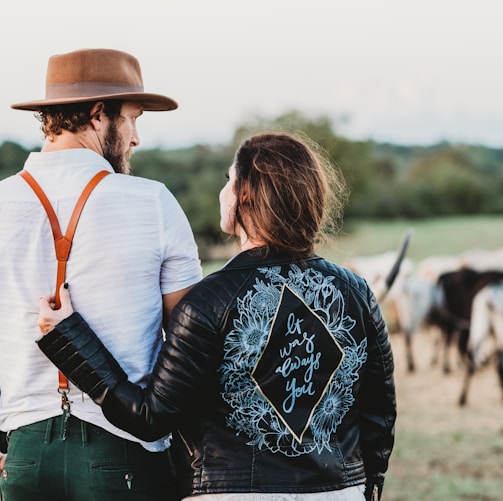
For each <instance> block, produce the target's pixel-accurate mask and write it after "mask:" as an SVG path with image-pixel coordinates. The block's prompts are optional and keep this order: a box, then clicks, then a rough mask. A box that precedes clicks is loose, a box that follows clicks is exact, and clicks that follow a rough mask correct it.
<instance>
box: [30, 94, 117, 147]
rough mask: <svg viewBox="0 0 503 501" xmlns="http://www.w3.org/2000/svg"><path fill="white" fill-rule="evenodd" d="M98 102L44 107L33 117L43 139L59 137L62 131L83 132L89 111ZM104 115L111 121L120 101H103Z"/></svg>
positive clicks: (88, 118) (115, 114) (88, 119)
mask: <svg viewBox="0 0 503 501" xmlns="http://www.w3.org/2000/svg"><path fill="white" fill-rule="evenodd" d="M97 102H98V101H92V102H84V103H71V104H58V105H52V106H45V107H43V108H41V109H40V110H39V111H38V112H37V113H36V114H35V115H36V117H37V118H38V120H39V121H40V123H41V124H42V125H41V126H40V129H41V130H42V133H43V134H44V138H46V137H51V136H59V135H60V134H61V133H62V132H63V131H64V130H67V131H69V132H74V133H75V132H78V131H79V130H83V129H84V128H85V127H86V125H87V124H88V123H89V122H90V120H91V110H92V108H93V106H94V105H95V104H96V103H97ZM103 103H104V104H105V108H104V113H105V114H106V115H107V116H108V117H109V118H110V119H111V120H112V121H113V120H114V119H116V118H117V117H118V116H119V115H120V112H121V108H122V103H123V102H122V101H119V100H116V99H109V100H105V101H103Z"/></svg>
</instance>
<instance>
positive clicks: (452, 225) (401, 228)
mask: <svg viewBox="0 0 503 501" xmlns="http://www.w3.org/2000/svg"><path fill="white" fill-rule="evenodd" d="M408 228H411V229H412V230H413V235H412V239H411V241H410V245H409V249H408V253H407V255H408V256H409V257H410V258H411V259H412V260H413V261H414V262H418V261H420V260H421V259H424V258H425V257H428V256H432V255H455V254H459V253H460V252H463V251H465V250H467V249H472V248H483V249H495V248H498V247H503V216H498V217H496V216H473V217H451V218H435V219H427V220H420V221H406V220H392V221H380V220H378V221H370V220H364V221H355V222H348V223H347V224H346V225H345V226H344V228H343V231H342V232H341V234H340V235H339V236H338V237H337V238H336V239H335V240H334V241H333V242H331V243H329V244H328V245H324V246H322V247H321V248H320V252H321V253H323V255H325V256H326V257H328V258H329V259H332V260H334V261H335V262H339V263H340V262H342V261H344V259H345V258H347V257H351V256H355V255H357V256H360V255H361V256H368V255H372V254H380V253H382V252H387V251H390V250H394V249H396V248H397V247H398V246H399V244H400V242H401V241H402V239H403V237H404V235H405V233H406V231H407V230H408ZM502 499H503V498H502Z"/></svg>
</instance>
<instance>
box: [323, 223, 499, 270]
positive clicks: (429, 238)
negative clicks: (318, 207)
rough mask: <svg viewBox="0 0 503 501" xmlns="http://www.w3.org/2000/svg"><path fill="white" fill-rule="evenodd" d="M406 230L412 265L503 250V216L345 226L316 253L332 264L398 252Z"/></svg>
mask: <svg viewBox="0 0 503 501" xmlns="http://www.w3.org/2000/svg"><path fill="white" fill-rule="evenodd" d="M408 228H412V230H413V235H412V239H411V241H410V244H409V248H408V253H407V255H408V256H409V257H410V258H411V259H412V260H413V261H415V262H418V261H420V260H421V259H424V258H425V257H428V256H433V255H456V254H459V253H461V252H463V251H465V250H467V249H472V248H483V249H495V248H498V247H503V216H472V217H466V216H464V217H449V218H434V219H427V220H419V221H408V220H401V219H400V220H392V221H382V220H377V221H373V220H363V221H354V222H352V221H350V222H348V223H347V224H346V225H345V227H344V229H343V231H342V232H341V234H340V235H339V236H338V237H337V238H336V239H334V241H332V242H330V243H329V244H327V245H324V246H322V247H320V253H323V254H324V255H325V256H326V257H327V258H329V259H332V260H334V261H336V262H339V263H340V262H342V261H343V260H344V259H346V258H348V257H351V256H369V255H373V254H380V253H383V252H387V251H390V250H394V249H396V248H398V246H399V245H400V243H401V241H402V239H403V237H404V236H405V233H406V232H407V230H408Z"/></svg>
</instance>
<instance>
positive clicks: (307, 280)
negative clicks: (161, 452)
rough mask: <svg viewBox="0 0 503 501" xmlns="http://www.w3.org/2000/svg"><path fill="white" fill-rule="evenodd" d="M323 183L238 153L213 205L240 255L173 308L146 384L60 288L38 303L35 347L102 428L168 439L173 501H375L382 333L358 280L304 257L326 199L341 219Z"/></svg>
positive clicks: (383, 418)
mask: <svg viewBox="0 0 503 501" xmlns="http://www.w3.org/2000/svg"><path fill="white" fill-rule="evenodd" d="M335 172H336V171H335V170H334V168H333V167H331V166H329V165H326V162H325V161H324V159H323V158H322V157H321V156H320V155H319V154H317V153H316V151H315V149H314V148H313V147H312V146H308V144H307V143H306V142H305V141H302V140H300V139H298V138H296V137H294V136H292V135H289V134H284V133H274V134H259V135H255V136H252V137H251V138H249V139H247V140H246V141H244V142H243V143H242V145H241V146H240V147H239V149H238V151H237V153H236V156H235V159H234V162H233V164H232V166H231V167H230V169H229V174H228V181H227V184H226V185H225V187H224V188H223V189H222V191H221V193H220V212H221V222H220V224H221V228H222V230H223V231H224V232H226V233H229V234H232V235H236V236H237V237H238V239H239V242H240V246H241V249H240V250H241V252H240V253H239V254H238V255H237V256H235V257H234V258H233V259H232V260H230V261H229V262H228V263H227V264H226V265H225V266H224V267H223V269H221V270H220V271H218V272H216V273H213V274H212V275H209V276H208V277H206V278H205V279H204V280H202V281H201V282H200V283H199V284H197V285H196V286H194V287H193V288H192V290H191V291H189V292H188V293H187V294H186V295H185V297H184V298H183V299H182V301H181V302H180V303H179V304H178V305H177V306H176V308H175V310H174V312H173V314H172V317H171V321H170V324H169V328H168V332H167V335H166V341H165V343H164V345H163V347H162V350H161V352H160V354H159V357H158V359H157V363H156V365H155V368H154V371H153V373H152V375H151V377H150V380H149V382H148V385H147V387H146V388H141V387H140V386H137V385H134V384H132V383H130V382H129V381H128V380H127V375H126V374H125V373H124V372H123V371H122V369H121V368H120V367H119V366H118V364H117V363H116V362H115V360H114V359H113V358H112V356H111V355H110V354H109V353H108V351H107V350H106V348H105V347H104V346H103V345H102V344H101V342H100V341H99V339H98V338H97V337H96V336H95V334H94V333H93V332H92V330H91V329H90V328H89V327H88V326H87V324H86V323H85V321H84V320H83V319H82V318H81V317H80V316H79V314H78V313H73V310H72V308H71V303H70V301H69V296H68V291H66V290H64V289H62V292H61V294H62V307H61V309H60V310H58V311H52V310H51V308H50V307H49V305H48V304H47V301H44V300H41V315H40V322H39V326H40V329H41V331H42V332H43V333H46V332H48V331H49V330H50V329H52V328H53V327H54V325H55V324H56V323H57V322H60V323H59V324H58V325H57V326H56V328H54V330H52V331H50V332H49V333H48V334H47V335H45V336H44V337H43V338H42V339H41V340H40V341H39V345H40V347H41V349H42V350H43V351H44V353H46V355H47V356H48V357H49V358H50V359H51V360H52V361H53V362H54V363H55V365H57V366H58V367H59V368H60V369H61V370H62V371H63V372H65V373H66V375H67V376H68V377H69V378H70V380H72V381H73V382H74V383H75V384H76V385H77V386H79V387H80V388H81V389H82V390H83V391H84V392H86V393H88V394H89V395H90V396H91V398H93V399H94V401H95V402H96V403H97V404H98V405H101V407H102V410H103V413H104V414H105V416H106V417H107V419H109V420H110V421H111V422H112V423H113V424H115V425H116V426H118V427H120V428H123V429H125V430H127V431H129V432H131V433H133V434H134V435H137V436H138V437H140V438H142V439H144V440H154V439H156V438H158V437H161V436H163V435H165V434H166V433H167V432H173V443H172V452H173V457H174V460H175V464H176V469H177V474H178V477H179V480H180V486H181V489H182V493H183V495H184V496H185V498H184V499H194V500H197V501H204V500H206V499H208V500H212V501H213V500H230V499H233V500H237V499H239V500H247V499H253V500H258V499H261V500H262V499H264V500H273V499H274V500H304V501H306V500H309V501H311V500H321V499H322V500H323V501H330V500H342V499H344V500H363V499H378V498H379V497H380V494H381V491H382V486H383V482H384V474H385V472H386V469H387V466H388V460H389V456H390V454H391V450H392V447H393V440H394V423H395V417H396V404H395V388H394V380H393V357H392V352H391V347H390V343H389V339H388V334H387V330H386V327H385V324H384V321H383V318H382V316H381V312H380V309H379V306H378V304H377V301H376V299H375V297H374V295H373V293H372V292H371V290H370V289H369V287H368V285H367V284H366V282H365V281H364V280H363V279H362V278H360V277H359V276H357V275H355V274H354V273H352V272H351V271H349V270H347V269H344V268H342V267H340V266H337V265H335V264H333V263H330V262H328V261H326V260H324V259H323V258H321V257H319V256H317V255H316V254H314V253H313V248H314V243H315V240H316V239H317V236H318V234H319V232H320V230H321V229H322V228H325V227H326V226H325V224H326V222H327V220H326V219H325V216H326V215H327V214H328V212H329V211H328V209H329V208H330V207H331V206H332V204H331V203H330V200H331V198H333V197H332V195H333V194H334V193H338V201H339V204H338V209H339V212H340V211H341V210H342V203H341V202H342V201H343V200H344V194H345V191H344V185H343V182H342V180H341V179H336V180H335V181H336V183H335V184H334V183H331V182H329V176H330V175H332V174H334V173H335ZM330 173H331V174H330ZM334 186H335V188H336V190H338V191H337V192H336V191H334V190H333V187H334ZM329 215H330V216H331V217H332V218H333V217H334V214H329ZM338 215H339V216H340V214H338ZM332 220H333V219H332Z"/></svg>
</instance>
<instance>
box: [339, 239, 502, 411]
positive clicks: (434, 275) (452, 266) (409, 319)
mask: <svg viewBox="0 0 503 501" xmlns="http://www.w3.org/2000/svg"><path fill="white" fill-rule="evenodd" d="M396 264H397V253H396V252H387V253H384V254H380V255H376V256H370V257H353V258H350V259H347V260H346V262H345V263H344V265H345V266H346V267H348V268H351V269H352V270H354V271H356V272H357V273H358V274H360V275H362V276H363V277H364V278H366V279H367V281H368V282H369V284H370V285H371V287H372V288H373V290H374V292H375V293H376V296H377V297H378V299H379V300H380V302H381V304H382V306H383V309H384V311H385V312H386V314H387V315H388V321H389V323H393V324H396V328H397V329H398V330H399V331H400V332H401V333H403V335H404V336H405V347H406V357H407V360H406V362H407V369H408V370H409V371H410V372H413V371H414V370H415V362H414V355H413V350H412V340H413V337H414V334H415V333H416V332H418V331H419V330H420V329H424V328H425V327H433V328H436V329H437V331H438V332H439V334H440V336H439V340H440V341H441V342H440V343H438V346H437V347H436V349H435V351H434V358H435V359H437V358H438V356H439V354H440V353H442V362H443V371H444V372H449V371H450V370H451V365H450V358H449V353H450V347H451V346H457V352H458V354H459V357H458V358H459V360H461V361H462V362H463V364H464V366H465V377H464V382H463V387H462V391H461V394H460V396H459V405H465V404H466V402H467V396H468V388H469V385H470V381H471V378H472V376H473V375H474V373H475V372H476V370H477V369H479V368H480V367H482V366H483V365H484V364H487V363H490V362H492V361H494V360H495V361H496V369H497V371H498V375H499V380H500V383H501V387H502V390H503V248H501V249H497V250H491V251H488V250H478V249H473V250H468V251H466V252H463V253H461V254H460V255H457V256H431V257H428V258H426V259H424V260H423V261H421V262H420V263H418V264H417V265H414V264H413V263H412V261H411V260H410V259H408V258H406V257H405V258H403V259H402V260H401V265H400V267H399V271H398V273H397V275H396V278H395V280H394V282H393V283H392V285H391V286H389V283H388V284H387V283H386V282H387V281H388V282H389V279H388V280H387V277H389V270H390V269H392V268H393V266H395V268H396ZM442 349H443V350H442ZM432 362H435V360H432Z"/></svg>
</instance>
